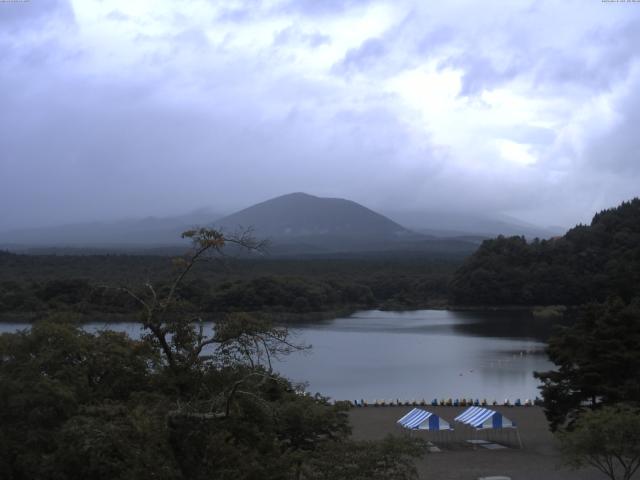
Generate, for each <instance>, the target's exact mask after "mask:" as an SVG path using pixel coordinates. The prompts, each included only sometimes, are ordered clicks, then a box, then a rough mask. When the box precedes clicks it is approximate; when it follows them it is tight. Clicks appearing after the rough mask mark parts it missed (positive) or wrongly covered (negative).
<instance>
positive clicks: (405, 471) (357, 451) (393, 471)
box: [304, 436, 427, 480]
mask: <svg viewBox="0 0 640 480" xmlns="http://www.w3.org/2000/svg"><path fill="white" fill-rule="evenodd" d="M426 451H427V446H426V444H425V442H424V441H423V440H419V439H415V438H410V437H407V436H404V437H392V436H387V437H386V438H385V439H384V440H382V441H379V442H373V441H360V442H356V441H347V442H343V443H334V444H329V445H327V446H325V447H323V448H322V450H321V451H320V452H318V453H319V455H317V456H315V457H314V458H313V459H312V461H311V462H309V463H308V464H307V465H306V467H305V469H304V478H306V479H309V480H312V479H313V480H333V479H337V478H348V479H351V480H411V479H416V478H418V474H417V471H416V467H415V463H414V461H413V459H414V458H415V457H419V456H422V455H424V454H425V453H426Z"/></svg>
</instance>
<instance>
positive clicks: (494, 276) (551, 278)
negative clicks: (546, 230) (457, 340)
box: [450, 198, 640, 305]
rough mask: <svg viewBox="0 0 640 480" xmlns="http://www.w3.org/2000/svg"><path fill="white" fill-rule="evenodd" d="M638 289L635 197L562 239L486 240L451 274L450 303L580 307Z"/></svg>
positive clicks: (639, 217)
mask: <svg viewBox="0 0 640 480" xmlns="http://www.w3.org/2000/svg"><path fill="white" fill-rule="evenodd" d="M639 289H640V199H638V198H635V199H633V200H631V201H628V202H624V203H622V204H621V205H620V206H618V207H616V208H612V209H608V210H604V211H602V212H600V213H598V214H596V215H595V216H594V217H593V220H592V222H591V224H590V225H578V226H576V227H574V228H572V229H571V230H569V231H568V232H567V233H566V234H565V235H564V236H562V237H559V238H552V239H548V240H539V239H535V240H533V241H531V242H527V241H526V240H525V238H524V237H503V236H499V237H498V238H496V239H492V240H486V241H484V242H483V243H482V245H481V246H480V248H479V249H478V250H477V251H476V252H475V253H474V254H473V255H471V256H470V257H469V258H468V259H467V260H466V261H465V262H464V264H463V265H462V266H461V267H460V268H459V269H458V270H457V271H456V273H455V275H454V278H453V280H452V282H451V290H450V295H451V299H452V301H453V303H455V304H466V305H558V304H562V305H582V304H585V303H589V302H603V301H604V300H606V299H607V298H609V297H612V296H618V297H620V298H622V299H623V300H625V301H626V302H629V301H630V300H631V299H632V298H633V297H634V296H636V295H637V294H638V291H639Z"/></svg>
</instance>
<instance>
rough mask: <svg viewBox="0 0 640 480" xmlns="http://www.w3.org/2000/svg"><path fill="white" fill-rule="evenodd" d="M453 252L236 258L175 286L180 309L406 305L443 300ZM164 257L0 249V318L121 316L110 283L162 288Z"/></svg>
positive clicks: (118, 296) (200, 269)
mask: <svg viewBox="0 0 640 480" xmlns="http://www.w3.org/2000/svg"><path fill="white" fill-rule="evenodd" d="M460 262H461V258H459V257H450V258H445V259H436V258H432V257H423V256H416V257H409V258H402V257H399V258H398V257H389V258H384V259H268V258H265V259H246V258H244V259H242V258H235V259H234V258H226V259H225V260H224V262H216V263H208V264H206V265H198V266H197V267H195V268H194V271H193V272H192V276H191V277H189V279H188V281H185V282H184V283H183V284H181V285H180V290H179V296H180V300H181V302H182V303H183V307H184V308H185V310H189V311H198V312H204V313H211V314H215V313H222V312H231V311H261V312H287V313H311V312H335V311H344V310H350V309H356V308H372V307H382V308H411V307H414V308H415V307H424V306H427V305H440V304H443V303H444V302H445V301H446V298H447V294H448V283H449V281H450V279H451V278H452V274H453V272H454V271H455V269H456V268H457V267H458V266H459V264H460ZM172 272H173V265H172V262H171V259H169V258H168V257H162V256H135V255H84V256H83V255H75V256H68V255H65V256H56V255H38V256H34V255H17V254H12V253H7V252H0V318H1V317H2V316H5V317H6V316H7V315H11V314H27V315H38V314H40V313H43V312H48V311H71V312H76V313H80V314H88V315H91V314H125V315H126V314H129V313H131V312H133V311H135V308H136V305H135V303H134V302H133V300H132V298H131V297H130V296H129V295H127V294H126V293H124V292H123V291H120V290H118V289H117V288H115V287H132V288H136V286H139V285H141V284H143V283H144V282H147V281H150V282H153V283H154V284H157V286H158V288H162V286H163V284H166V282H167V279H169V278H171V275H172Z"/></svg>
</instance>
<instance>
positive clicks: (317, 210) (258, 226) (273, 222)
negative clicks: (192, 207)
mask: <svg viewBox="0 0 640 480" xmlns="http://www.w3.org/2000/svg"><path fill="white" fill-rule="evenodd" d="M215 225H216V226H218V227H220V228H223V229H225V230H230V229H234V228H237V227H238V226H245V227H248V226H251V227H253V229H254V230H255V232H256V234H257V235H258V236H269V237H275V238H280V239H283V238H304V237H313V236H317V235H321V236H331V237H347V238H360V237H363V236H373V235H377V236H378V237H379V238H388V239H394V238H401V237H406V236H411V235H414V234H413V233H412V232H410V231H409V230H407V229H406V228H404V227H403V226H401V225H399V224H397V223H396V222H394V221H392V220H390V219H389V218H387V217H385V216H384V215H381V214H379V213H377V212H374V211H373V210H370V209H368V208H366V207H364V206H362V205H360V204H358V203H356V202H353V201H351V200H345V199H342V198H322V197H316V196H313V195H309V194H306V193H300V192H298V193H290V194H287V195H282V196H280V197H276V198H272V199H270V200H267V201H264V202H261V203H258V204H256V205H253V206H251V207H248V208H245V209H243V210H240V211H239V212H236V213H234V214H231V215H229V216H227V217H224V218H221V219H219V220H218V221H216V222H215Z"/></svg>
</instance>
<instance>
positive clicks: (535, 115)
mask: <svg viewBox="0 0 640 480" xmlns="http://www.w3.org/2000/svg"><path fill="white" fill-rule="evenodd" d="M581 5H582V4H581V3H579V2H572V1H568V2H565V3H563V4H562V5H559V4H556V3H553V2H532V3H530V4H523V6H518V7H512V8H506V7H504V5H503V4H502V3H501V2H493V3H492V2H488V3H486V4H483V5H482V6H479V5H478V4H476V3H475V2H461V3H460V4H459V5H453V4H450V3H437V2H428V3H426V2H424V3H423V2H394V3H390V2H385V1H348V0H342V1H339V0H331V1H326V2H324V1H323V2H316V1H298V0H296V1H285V2H275V3H274V4H265V3H263V2H258V1H254V0H246V1H238V2H233V3H231V2H230V3H227V2H225V3H224V5H222V4H216V3H209V2H195V3H193V4H192V7H191V6H190V7H185V6H184V5H180V6H178V5H177V4H176V3H174V2H158V3H156V4H154V6H153V8H146V7H145V6H144V4H142V3H140V4H138V3H136V4H133V3H128V2H117V1H116V2H114V3H110V4H108V5H107V4H105V3H102V2H97V3H87V2H84V1H83V2H82V3H81V2H77V3H65V2H54V1H46V2H45V1H43V2H30V3H29V4H28V6H26V7H25V6H24V5H22V4H15V5H12V6H11V7H10V10H5V8H7V7H5V4H0V22H2V23H3V24H5V25H8V26H9V27H6V28H4V27H3V30H2V31H0V48H2V51H3V54H2V55H0V85H1V86H2V89H1V90H0V105H2V111H1V112H0V128H1V129H2V130H1V131H3V132H9V134H5V135H3V136H1V137H0V230H1V229H3V228H9V227H12V226H20V225H25V226H26V225H32V224H43V223H58V222H61V221H76V220H84V219H96V218H98V219H99V218H116V217H132V216H140V215H151V214H153V215H165V214H173V213H181V212H184V211H189V210H193V209H194V208H197V207H200V206H210V207H213V209H214V210H215V211H230V210H232V209H235V208H239V207H244V206H247V205H248V204H251V203H253V202H257V201H261V200H264V199H266V198H268V197H271V196H276V195H280V194H283V193H287V192H291V191H307V192H309V193H312V194H317V195H326V196H338V197H347V198H352V199H354V200H356V201H360V202H363V203H365V204H367V205H368V206H371V207H373V208H378V209H383V210H399V209H400V210H401V209H403V208H408V207H407V206H411V208H410V209H411V210H414V211H415V210H420V209H421V208H428V209H430V210H433V209H437V208H454V209H458V210H463V209H467V210H482V211H485V212H496V213H497V212H511V213H514V212H515V213H517V214H518V215H522V216H524V217H525V218H528V219H530V220H534V221H540V222H541V223H560V222H566V223H568V224H570V223H574V221H576V219H577V220H585V218H584V216H585V209H588V210H589V211H588V212H587V214H586V216H590V215H591V213H592V209H595V208H602V207H606V206H610V205H612V204H614V203H616V202H618V201H620V200H623V199H624V198H626V197H628V196H631V195H634V194H638V193H640V192H638V191H637V190H638V189H637V185H638V184H640V169H639V168H638V165H639V163H638V159H639V158H640V157H639V153H638V149H639V143H638V140H637V135H636V131H637V128H636V127H637V125H638V122H640V118H639V114H638V112H639V111H640V94H639V93H638V92H640V88H639V86H640V85H639V82H640V73H639V72H638V70H639V69H640V60H639V57H638V52H639V51H640V48H638V46H639V45H640V34H639V33H638V32H640V8H636V9H635V10H632V9H631V8H628V9H627V10H626V11H622V10H612V9H610V8H609V7H608V6H601V5H600V4H598V5H595V4H594V5H590V6H589V7H588V8H587V7H585V8H581ZM627 7H629V6H627ZM631 7H633V6H631ZM19 8H20V9H22V10H18V9H19ZM145 8H146V10H145ZM191 8H192V9H191ZM7 12H9V13H7ZM141 12H142V13H141ZM585 205H586V206H587V207H585Z"/></svg>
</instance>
